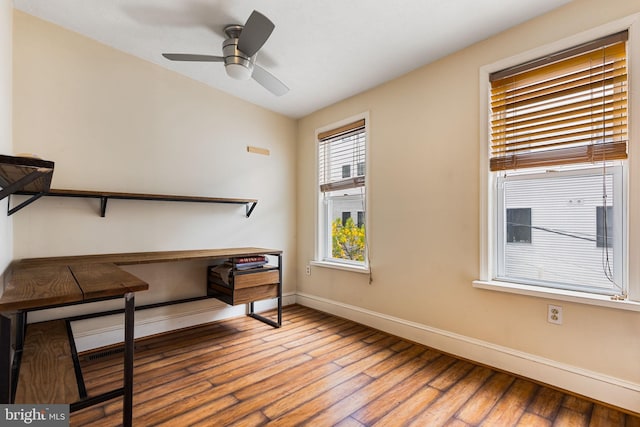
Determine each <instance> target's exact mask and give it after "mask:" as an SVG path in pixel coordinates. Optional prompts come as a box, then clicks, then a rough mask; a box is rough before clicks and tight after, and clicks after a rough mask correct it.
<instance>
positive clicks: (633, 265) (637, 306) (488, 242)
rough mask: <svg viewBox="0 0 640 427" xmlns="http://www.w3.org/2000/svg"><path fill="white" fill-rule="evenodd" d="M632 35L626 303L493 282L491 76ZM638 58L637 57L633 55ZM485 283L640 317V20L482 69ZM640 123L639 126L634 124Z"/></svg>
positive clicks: (638, 16)
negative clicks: (622, 33) (613, 36)
mask: <svg viewBox="0 0 640 427" xmlns="http://www.w3.org/2000/svg"><path fill="white" fill-rule="evenodd" d="M624 30H628V31H629V39H628V41H627V52H628V57H627V75H628V94H629V97H628V104H629V105H628V108H629V113H628V117H629V120H628V127H629V143H628V159H627V160H626V162H625V163H626V167H625V172H623V187H624V195H625V199H626V207H625V209H626V212H625V214H626V215H625V217H626V218H627V220H626V224H624V227H625V228H626V230H627V234H626V236H625V237H626V242H625V245H624V247H625V253H624V254H623V255H624V257H625V260H626V261H625V265H626V269H625V271H624V272H623V274H624V275H625V277H624V279H625V282H626V283H627V284H628V285H627V298H626V299H625V300H619V299H616V297H610V296H606V295H599V294H590V293H585V292H577V291H570V290H564V289H553V288H543V287H539V286H531V285H526V284H520V283H511V282H506V281H496V280H493V278H494V277H496V274H495V273H496V271H495V268H496V259H495V257H496V255H495V254H496V247H495V245H496V240H495V237H494V236H496V233H497V231H496V226H495V224H496V215H497V213H496V208H495V207H496V206H497V204H496V197H497V194H496V193H497V191H496V173H491V172H490V171H489V153H490V145H491V144H490V125H489V123H490V106H489V105H490V104H489V99H490V95H489V93H490V84H489V75H490V74H491V73H493V72H496V71H499V70H503V69H505V68H509V67H512V66H515V65H518V64H522V63H525V62H527V61H530V60H533V59H536V58H540V57H543V56H545V55H549V54H551V53H555V52H559V51H561V50H564V49H568V48H570V47H573V46H577V45H579V44H582V43H585V42H588V41H590V40H595V39H598V38H600V37H604V36H607V35H609V34H614V33H617V32H620V31H624ZM634 52H636V53H635V54H634ZM479 83H480V109H479V110H480V136H479V139H480V145H481V150H480V152H481V156H480V277H479V279H478V280H475V281H473V286H474V287H475V288H479V289H488V290H493V291H502V292H508V293H515V294H521V295H529V296H535V297H540V298H552V299H556V300H563V301H571V302H578V303H584V304H591V305H599V306H605V307H612V308H618V309H624V310H633V311H640V263H638V262H630V260H637V259H640V224H638V221H635V222H634V221H630V219H631V218H639V217H640V194H639V193H640V185H639V184H635V185H631V186H630V183H640V148H638V144H639V143H640V116H638V112H640V14H635V15H631V16H629V17H626V18H623V19H620V20H617V21H614V22H611V23H608V24H605V25H602V26H600V27H597V28H594V29H591V30H588V31H585V32H582V33H580V34H576V35H574V36H572V37H568V38H565V39H562V40H560V41H558V42H555V43H551V44H548V45H545V46H542V47H539V48H536V49H532V50H530V51H527V52H524V53H521V54H518V55H515V56H512V57H510V58H506V59H504V60H501V61H498V62H495V63H493V64H489V65H486V66H483V67H481V68H480V73H479ZM634 118H637V120H634Z"/></svg>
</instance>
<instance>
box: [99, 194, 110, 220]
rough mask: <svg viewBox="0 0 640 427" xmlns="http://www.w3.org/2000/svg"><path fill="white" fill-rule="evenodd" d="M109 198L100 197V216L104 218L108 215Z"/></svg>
mask: <svg viewBox="0 0 640 427" xmlns="http://www.w3.org/2000/svg"><path fill="white" fill-rule="evenodd" d="M108 201H109V198H108V197H106V196H101V197H100V216H101V217H102V218H104V217H105V216H106V215H107V202H108Z"/></svg>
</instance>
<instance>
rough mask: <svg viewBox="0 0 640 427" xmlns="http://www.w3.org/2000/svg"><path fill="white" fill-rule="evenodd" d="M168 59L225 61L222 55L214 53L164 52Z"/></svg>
mask: <svg viewBox="0 0 640 427" xmlns="http://www.w3.org/2000/svg"><path fill="white" fill-rule="evenodd" d="M162 56H164V57H165V58H167V59H170V60H171V61H197V62H224V58H223V57H222V56H213V55H193V54H190V53H163V54H162Z"/></svg>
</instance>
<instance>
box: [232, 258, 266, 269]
mask: <svg viewBox="0 0 640 427" xmlns="http://www.w3.org/2000/svg"><path fill="white" fill-rule="evenodd" d="M268 261H269V260H268V259H267V257H266V256H264V255H256V256H246V257H241V258H234V259H233V264H234V265H235V266H236V269H238V270H248V269H250V268H258V267H262V266H263V265H266V264H267V262H268Z"/></svg>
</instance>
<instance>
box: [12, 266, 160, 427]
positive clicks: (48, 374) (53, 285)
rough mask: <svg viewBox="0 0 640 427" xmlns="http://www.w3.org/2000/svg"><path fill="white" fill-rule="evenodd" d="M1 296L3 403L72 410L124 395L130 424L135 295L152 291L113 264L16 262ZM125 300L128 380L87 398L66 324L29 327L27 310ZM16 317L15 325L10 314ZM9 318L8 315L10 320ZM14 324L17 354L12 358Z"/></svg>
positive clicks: (125, 414) (124, 406) (130, 423)
mask: <svg viewBox="0 0 640 427" xmlns="http://www.w3.org/2000/svg"><path fill="white" fill-rule="evenodd" d="M8 276H9V279H8V282H7V283H6V285H5V289H4V293H3V294H2V297H0V312H2V315H0V403H3V404H4V403H12V402H13V403H30V404H46V403H68V404H70V409H71V411H72V412H73V411H76V410H79V409H82V408H86V407H88V406H91V405H94V404H97V403H101V402H104V401H107V400H110V399H113V398H115V397H119V396H122V397H123V416H122V418H123V425H125V426H131V425H132V411H133V335H134V334H133V328H134V313H135V299H134V293H135V292H138V291H143V290H146V289H148V288H149V285H148V284H147V283H146V282H143V281H142V280H140V279H139V278H137V277H136V276H134V275H133V274H131V273H128V272H126V271H124V270H122V269H120V268H119V267H118V266H116V265H115V264H110V263H81V264H65V263H51V264H49V263H46V262H44V261H41V262H35V263H25V264H21V263H20V262H17V263H14V265H12V267H11V271H10V272H9V274H8ZM112 298H123V299H124V305H125V309H124V312H125V320H124V347H125V356H124V378H123V385H122V387H120V388H117V389H114V390H111V391H107V392H105V393H102V394H100V395H97V396H91V397H88V396H86V393H85V392H84V384H83V382H82V380H81V374H78V375H76V372H77V373H79V372H80V370H79V368H78V369H76V365H75V364H74V356H75V355H74V348H75V346H73V345H72V344H71V343H72V340H71V339H70V337H69V333H68V332H67V323H66V320H58V321H51V322H42V323H34V324H30V325H28V326H27V312H29V311H33V310H40V309H46V308H53V307H61V306H65V305H70V304H79V303H87V302H94V301H101V300H104V299H112ZM13 313H15V321H12V319H11V317H12V316H11V314H13ZM5 314H9V315H8V316H7V315H5ZM12 324H14V331H15V332H14V335H15V352H14V358H13V361H12V360H11V357H10V355H11V342H12V340H11V336H12V331H11V329H12Z"/></svg>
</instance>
